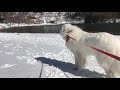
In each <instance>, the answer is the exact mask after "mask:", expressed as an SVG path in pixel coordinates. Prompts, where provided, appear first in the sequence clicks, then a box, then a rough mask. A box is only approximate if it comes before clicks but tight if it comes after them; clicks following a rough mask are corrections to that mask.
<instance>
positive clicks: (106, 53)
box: [67, 35, 120, 61]
mask: <svg viewBox="0 0 120 90" xmlns="http://www.w3.org/2000/svg"><path fill="white" fill-rule="evenodd" d="M67 37H68V38H71V39H73V40H75V39H74V38H72V37H70V36H69V35H67ZM68 40H69V39H67V41H68ZM84 45H86V46H88V47H90V48H92V49H94V50H96V51H98V52H100V53H103V54H105V55H107V56H109V57H112V58H114V59H116V60H118V61H120V57H118V56H116V55H113V54H110V53H108V52H105V51H103V50H100V49H98V48H95V47H92V46H90V45H87V44H84Z"/></svg>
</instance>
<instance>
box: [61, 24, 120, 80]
mask: <svg viewBox="0 0 120 90" xmlns="http://www.w3.org/2000/svg"><path fill="white" fill-rule="evenodd" d="M60 34H61V35H62V37H63V39H64V40H65V42H66V43H65V45H66V47H67V48H68V49H69V50H70V51H71V52H72V53H73V54H74V57H75V67H74V69H75V70H77V69H82V68H84V67H85V64H86V58H87V57H89V56H91V55H94V56H95V57H96V59H97V62H98V64H99V65H100V66H101V67H102V68H103V69H104V70H105V73H106V77H107V78H120V61H118V60H116V59H114V58H112V57H109V56H107V55H105V54H103V53H100V52H98V51H97V50H94V49H92V48H90V47H89V46H87V45H90V46H92V47H95V48H97V49H100V50H103V51H105V52H108V53H110V54H112V55H116V56H118V57H119V56H120V40H119V39H118V38H117V37H116V36H114V35H112V34H109V33H107V32H99V33H89V32H86V31H83V30H82V29H81V28H79V27H77V26H75V25H71V24H64V25H63V26H62V29H61V31H60Z"/></svg>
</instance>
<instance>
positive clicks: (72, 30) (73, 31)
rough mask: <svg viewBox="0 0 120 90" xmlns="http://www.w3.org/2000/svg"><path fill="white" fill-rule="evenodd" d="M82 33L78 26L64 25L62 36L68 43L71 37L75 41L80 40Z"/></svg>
mask: <svg viewBox="0 0 120 90" xmlns="http://www.w3.org/2000/svg"><path fill="white" fill-rule="evenodd" d="M82 32H83V31H82V30H81V29H80V28H78V27H77V26H74V25H71V24H64V25H63V26H62V29H61V31H60V34H61V36H62V37H63V39H64V40H65V41H66V42H67V41H68V40H69V39H70V38H69V36H70V37H71V38H73V39H75V40H79V36H80V34H81V33H82Z"/></svg>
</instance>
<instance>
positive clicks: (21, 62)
mask: <svg viewBox="0 0 120 90" xmlns="http://www.w3.org/2000/svg"><path fill="white" fill-rule="evenodd" d="M73 66H74V57H73V55H72V53H71V52H70V51H69V50H68V49H67V48H66V47H65V42H64V40H63V39H62V37H61V36H60V34H40V33H38V34H32V33H31V34H30V33H19V34H18V33H0V78H104V76H105V75H104V74H105V73H104V70H103V69H102V68H101V67H100V66H99V65H98V64H97V62H96V60H95V57H94V56H92V57H89V58H88V62H87V65H86V69H83V70H80V71H74V70H73V69H72V67H73Z"/></svg>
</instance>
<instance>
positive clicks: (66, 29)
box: [60, 24, 73, 40]
mask: <svg viewBox="0 0 120 90" xmlns="http://www.w3.org/2000/svg"><path fill="white" fill-rule="evenodd" d="M70 27H72V25H71V24H64V25H63V26H62V29H61V31H60V34H61V36H62V37H63V39H64V40H66V39H67V35H68V33H70V32H72V31H73V30H72V29H71V28H70Z"/></svg>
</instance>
